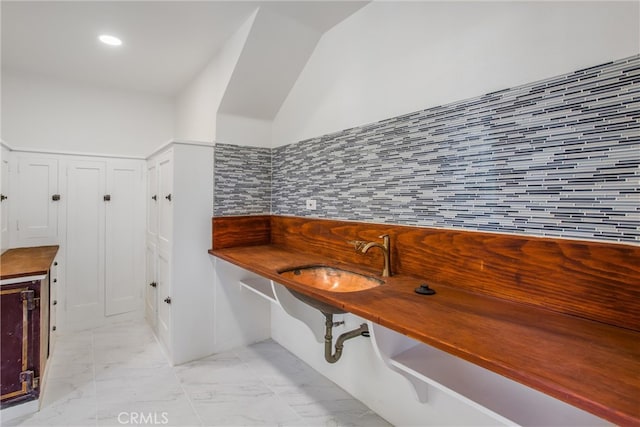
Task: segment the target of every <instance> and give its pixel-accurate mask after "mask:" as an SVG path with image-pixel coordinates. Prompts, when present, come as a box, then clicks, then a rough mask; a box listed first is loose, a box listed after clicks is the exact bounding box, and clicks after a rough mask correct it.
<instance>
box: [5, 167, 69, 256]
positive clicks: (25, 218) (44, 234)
mask: <svg viewBox="0 0 640 427" xmlns="http://www.w3.org/2000/svg"><path fill="white" fill-rule="evenodd" d="M17 181H18V182H17V189H18V191H17V194H19V195H20V196H19V197H16V198H15V200H16V203H17V206H16V209H17V218H16V229H17V236H16V237H17V238H16V244H17V246H38V245H46V244H55V243H58V242H57V238H58V215H57V214H58V202H57V201H55V200H52V197H53V195H54V194H56V193H57V191H58V160H57V159H53V158H47V157H32V156H20V157H19V158H18V171H17Z"/></svg>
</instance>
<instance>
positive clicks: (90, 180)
mask: <svg viewBox="0 0 640 427" xmlns="http://www.w3.org/2000/svg"><path fill="white" fill-rule="evenodd" d="M67 176H68V181H67V252H66V254H67V257H66V267H65V272H66V274H65V278H66V279H65V285H66V286H65V296H66V301H65V309H66V320H67V322H66V323H68V324H75V325H83V326H85V327H87V326H90V325H93V324H97V323H99V322H100V319H102V318H103V317H104V283H105V282H104V280H105V270H104V268H105V267H104V266H105V264H104V260H105V244H104V242H105V208H104V204H105V201H104V200H103V197H104V195H105V186H106V165H105V163H104V162H97V161H70V162H69V164H68V169H67Z"/></svg>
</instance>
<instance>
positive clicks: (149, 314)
mask: <svg viewBox="0 0 640 427" xmlns="http://www.w3.org/2000/svg"><path fill="white" fill-rule="evenodd" d="M146 266H147V276H146V278H147V280H146V284H147V286H146V289H145V298H144V300H145V304H144V306H145V310H144V311H145V317H146V318H147V321H148V322H149V325H151V328H153V330H154V331H157V327H156V324H157V316H158V277H157V275H156V271H157V270H156V245H155V243H154V242H147V252H146Z"/></svg>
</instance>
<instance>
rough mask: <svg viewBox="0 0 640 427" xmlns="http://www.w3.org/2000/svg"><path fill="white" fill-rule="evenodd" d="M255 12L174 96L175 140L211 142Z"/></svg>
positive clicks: (214, 136) (214, 137)
mask: <svg viewBox="0 0 640 427" xmlns="http://www.w3.org/2000/svg"><path fill="white" fill-rule="evenodd" d="M256 13H257V9H256V11H255V12H254V13H253V14H251V16H249V18H247V20H246V21H245V22H244V23H243V24H242V25H241V26H240V27H239V28H238V30H237V31H236V32H235V33H234V35H233V36H231V38H230V39H229V40H228V41H227V42H226V43H225V45H224V46H223V47H222V49H220V51H219V52H218V53H217V54H216V55H215V56H214V57H213V59H212V60H211V61H210V62H209V63H208V64H207V65H206V66H205V67H204V68H203V70H202V71H201V72H200V73H199V74H198V75H197V76H195V77H194V79H193V80H191V82H189V83H188V84H187V85H186V86H185V88H184V89H182V91H180V93H179V94H178V95H177V96H176V101H175V106H176V111H175V123H176V126H175V134H174V137H175V139H178V140H190V141H214V140H215V139H216V114H217V112H218V107H219V106H220V102H221V101H222V97H223V96H224V92H225V90H226V88H227V85H228V84H229V80H230V79H231V75H232V74H233V70H234V69H235V66H236V63H237V62H238V58H239V57H240V54H241V52H242V49H243V47H244V44H245V42H246V40H247V36H248V35H249V31H250V29H251V26H252V25H253V21H254V20H255V17H256Z"/></svg>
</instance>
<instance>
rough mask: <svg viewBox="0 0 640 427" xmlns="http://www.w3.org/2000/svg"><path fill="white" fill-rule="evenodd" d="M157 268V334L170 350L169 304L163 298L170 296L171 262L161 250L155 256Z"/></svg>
mask: <svg viewBox="0 0 640 427" xmlns="http://www.w3.org/2000/svg"><path fill="white" fill-rule="evenodd" d="M157 262H158V265H157V268H158V324H157V330H158V336H159V338H160V341H162V343H163V345H164V348H165V349H167V351H169V352H171V348H172V346H171V304H168V303H167V302H165V298H167V297H170V296H171V263H170V259H169V257H168V256H167V254H165V253H163V252H162V251H161V250H159V251H158V257H157Z"/></svg>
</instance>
